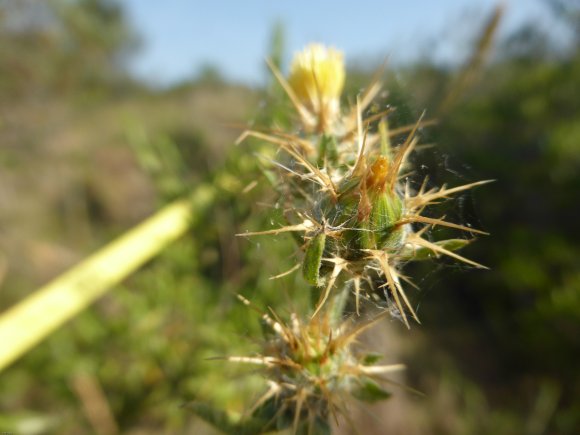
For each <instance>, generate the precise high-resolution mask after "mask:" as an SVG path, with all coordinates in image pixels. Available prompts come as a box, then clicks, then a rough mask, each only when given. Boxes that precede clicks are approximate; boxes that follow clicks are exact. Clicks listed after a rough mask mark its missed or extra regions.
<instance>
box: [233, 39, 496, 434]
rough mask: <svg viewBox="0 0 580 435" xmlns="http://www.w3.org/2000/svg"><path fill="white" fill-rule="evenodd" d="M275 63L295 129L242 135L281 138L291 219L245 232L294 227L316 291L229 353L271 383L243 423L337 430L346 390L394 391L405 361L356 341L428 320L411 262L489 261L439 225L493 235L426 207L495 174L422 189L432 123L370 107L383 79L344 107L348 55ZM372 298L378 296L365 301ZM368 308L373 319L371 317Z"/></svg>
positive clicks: (307, 286) (282, 188) (278, 162)
mask: <svg viewBox="0 0 580 435" xmlns="http://www.w3.org/2000/svg"><path fill="white" fill-rule="evenodd" d="M270 68H271V70H272V73H273V74H274V76H275V78H276V79H277V81H278V82H279V84H280V85H281V87H282V88H283V89H284V91H285V93H286V94H287V96H288V99H289V100H290V102H291V104H292V106H293V108H294V111H295V119H296V122H295V125H294V126H293V127H292V128H291V129H289V130H283V129H281V128H278V127H277V126H274V127H273V128H270V129H267V130H260V131H259V130H251V131H247V132H245V133H244V134H243V135H242V136H241V137H240V139H239V142H242V141H244V140H245V139H246V138H248V137H253V138H256V139H258V140H260V141H263V142H266V143H269V144H271V145H272V146H273V149H274V151H275V152H274V153H272V154H274V156H275V157H273V158H272V159H269V161H270V168H269V170H270V171H271V172H273V173H275V174H276V175H277V176H276V177H275V178H274V179H273V180H274V181H273V186H274V189H275V190H276V191H277V192H278V203H277V204H278V205H279V206H280V207H281V209H282V210H283V211H284V219H285V220H286V223H285V224H284V225H282V226H280V227H278V228H273V229H267V230H261V231H254V232H246V233H244V234H241V235H242V236H247V237H250V236H268V235H270V236H271V235H278V234H281V233H285V232H288V233H292V234H293V235H294V236H295V237H294V238H295V240H296V242H297V249H298V250H299V251H301V252H302V254H301V255H300V258H301V260H300V262H299V263H298V264H296V265H294V266H293V267H292V268H291V269H290V270H289V272H292V271H296V270H299V269H300V270H301V271H302V275H303V278H304V280H303V282H304V290H302V291H310V292H312V294H313V295H314V296H315V297H314V298H313V299H312V301H313V302H312V307H311V310H310V312H303V313H291V314H290V318H289V320H288V321H286V322H285V321H283V320H281V319H280V318H278V316H277V315H276V314H275V313H274V312H273V311H272V313H271V314H262V319H263V321H264V322H265V323H266V325H267V326H268V328H269V329H270V333H269V334H268V336H267V338H266V341H265V342H264V345H263V349H262V351H261V354H258V355H254V356H234V357H229V360H230V361H233V362H238V363H249V364H257V365H259V366H261V367H263V369H264V374H265V377H266V379H267V382H268V384H269V388H268V390H267V391H266V393H264V395H263V396H262V397H261V398H260V399H259V400H258V401H257V403H256V404H255V405H254V406H253V407H252V408H251V409H250V411H249V412H248V416H247V418H246V420H244V421H245V423H244V422H242V423H240V424H241V425H242V426H240V427H246V428H247V427H250V426H248V425H250V422H253V423H256V422H259V425H260V428H261V430H272V429H273V428H278V429H283V428H286V427H291V428H293V431H294V432H298V433H326V432H329V431H330V426H329V420H330V419H331V418H332V417H333V416H336V414H340V413H342V414H343V415H345V414H346V413H345V412H344V409H345V406H346V405H345V398H346V397H348V396H354V397H355V398H359V399H362V400H377V399H383V398H386V397H388V395H389V393H388V392H387V391H385V390H383V387H382V386H381V382H377V381H378V379H377V378H376V377H377V376H381V379H382V380H383V381H384V379H383V378H382V375H383V374H385V373H388V372H391V371H394V370H399V369H401V368H402V366H401V365H399V364H397V365H387V366H385V365H379V364H378V362H379V361H378V359H376V358H374V357H373V356H372V354H367V353H364V352H360V351H358V352H357V351H356V350H355V348H356V346H355V342H356V341H357V340H356V339H357V337H358V336H359V335H360V333H361V332H362V331H364V330H366V329H367V328H368V327H369V326H371V325H373V324H374V323H376V321H377V319H381V318H383V317H385V316H391V317H394V318H397V319H400V320H401V321H402V322H403V323H404V324H405V325H406V327H407V328H409V327H410V320H411V318H412V319H414V320H415V321H416V322H419V317H418V315H417V313H416V311H415V309H414V308H413V303H412V300H411V298H410V297H409V296H408V295H407V293H406V291H405V288H406V287H408V286H409V285H413V284H412V282H411V281H410V279H409V278H408V277H406V276H405V275H404V274H403V268H404V266H405V264H407V263H409V262H412V261H419V260H425V259H429V258H433V257H439V256H441V255H444V256H449V257H452V258H453V259H455V260H457V261H460V262H463V263H466V264H469V265H471V266H474V267H477V268H484V266H482V265H480V264H478V263H476V262H474V261H472V260H470V259H468V258H465V257H464V256H462V255H460V254H458V253H457V252H456V251H457V250H459V249H460V248H462V247H464V246H465V245H467V244H468V243H469V242H470V241H471V240H472V239H470V238H468V239H465V238H451V239H443V240H435V241H434V240H432V239H431V238H430V236H431V235H430V230H431V229H432V228H434V227H438V226H440V227H448V228H451V229H454V230H457V231H458V232H463V233H466V234H469V236H470V237H472V235H473V234H485V233H483V232H482V231H480V230H476V229H473V228H471V227H467V226H464V225H461V224H459V223H454V222H451V221H449V220H446V219H445V217H444V216H442V217H432V216H429V215H427V214H426V213H425V212H426V210H429V207H430V206H432V205H434V204H437V203H439V202H441V201H444V200H446V199H449V198H450V197H451V196H452V195H453V194H456V193H458V192H462V191H465V190H468V189H471V188H473V187H475V186H478V185H481V184H484V183H486V182H487V181H480V182H476V183H470V184H465V185H461V186H455V187H447V186H439V187H428V180H424V181H423V182H422V183H421V184H420V186H419V188H417V189H416V188H413V186H412V185H411V184H410V182H409V181H407V178H408V175H409V174H410V173H412V172H413V168H412V165H411V164H410V161H409V156H410V155H411V154H412V152H413V150H414V149H416V148H417V145H418V144H419V140H420V138H419V133H420V131H421V129H422V128H423V127H425V126H427V125H429V124H431V123H432V121H428V120H425V119H424V116H421V117H419V119H418V120H417V121H416V122H415V123H414V124H413V125H408V126H403V127H400V128H397V129H395V130H391V129H390V128H389V117H390V115H391V113H392V111H393V110H394V109H392V108H387V109H386V110H384V111H381V110H380V109H379V110H369V108H370V107H371V104H372V103H373V101H374V100H375V99H376V97H377V96H378V95H379V93H380V92H381V83H380V81H379V79H378V78H377V79H376V80H374V81H373V82H372V83H371V84H370V85H369V86H368V88H367V89H366V90H365V91H364V92H363V93H362V94H361V95H360V96H358V97H357V99H356V102H355V103H354V104H352V105H351V106H350V107H344V106H343V105H342V104H341V96H342V90H343V87H344V82H345V76H346V74H345V67H344V61H343V55H342V53H340V52H339V51H337V50H335V49H333V48H327V47H324V46H322V45H318V44H313V45H310V46H308V47H306V48H305V49H304V51H302V52H300V53H298V54H296V56H295V58H294V60H293V62H292V65H291V68H290V73H289V76H288V77H285V76H284V75H283V74H282V73H281V72H280V71H279V70H278V69H277V68H276V67H275V66H274V65H273V64H270ZM270 179H272V177H270ZM282 275H284V274H282ZM282 275H281V276H282ZM295 291H299V290H295ZM241 299H242V301H243V302H244V303H245V304H247V305H251V304H250V302H249V301H248V300H246V299H244V298H241ZM363 299H364V300H366V301H370V302H371V303H370V304H364V305H363V304H362V303H361V300H363ZM365 307H368V308H365ZM375 307H378V310H377V309H376V308H375ZM366 309H368V310H371V313H370V316H371V319H372V320H370V321H368V320H363V319H367V318H368V316H362V314H363V311H365V310H366ZM244 425H245V426H244ZM240 427H239V428H238V430H239V429H240ZM252 427H254V426H252Z"/></svg>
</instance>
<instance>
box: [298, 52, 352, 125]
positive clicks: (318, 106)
mask: <svg viewBox="0 0 580 435" xmlns="http://www.w3.org/2000/svg"><path fill="white" fill-rule="evenodd" d="M344 78H345V68H344V59H343V55H342V52H340V51H338V50H335V49H334V48H327V47H325V46H323V45H321V44H310V45H309V46H307V47H306V48H305V49H304V50H303V51H301V52H299V53H296V55H295V56H294V59H293V61H292V65H291V67H290V77H289V78H288V83H289V84H290V87H291V88H292V90H293V91H294V93H295V94H296V97H297V98H298V99H299V100H300V101H301V102H302V103H303V104H304V105H305V106H306V107H307V108H308V109H310V110H311V111H312V112H313V114H314V115H315V116H316V117H317V118H318V120H319V127H320V128H322V129H325V128H324V126H325V125H327V124H329V123H333V122H334V121H335V119H336V117H337V115H338V114H339V108H340V94H341V93H342V89H343V87H344Z"/></svg>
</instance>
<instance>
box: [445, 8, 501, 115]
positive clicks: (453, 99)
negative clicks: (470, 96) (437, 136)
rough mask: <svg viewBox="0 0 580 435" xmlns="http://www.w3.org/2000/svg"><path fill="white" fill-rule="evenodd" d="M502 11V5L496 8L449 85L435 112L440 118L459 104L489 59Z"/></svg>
mask: <svg viewBox="0 0 580 435" xmlns="http://www.w3.org/2000/svg"><path fill="white" fill-rule="evenodd" d="M504 10H505V7H504V5H503V4H500V5H498V6H496V8H495V10H494V11H493V14H492V15H491V17H490V18H489V20H488V21H487V23H486V25H485V27H484V28H483V31H482V32H481V35H480V37H479V38H478V40H477V44H476V45H475V47H474V50H473V53H472V55H471V57H470V58H469V60H468V61H467V62H466V63H465V65H464V66H463V68H462V69H461V70H460V71H459V74H458V75H457V77H456V78H455V80H454V81H453V82H452V83H451V89H450V91H449V93H448V94H447V96H446V97H445V98H444V99H443V102H442V103H441V104H440V106H439V109H438V111H437V112H438V113H439V114H440V115H441V116H443V115H445V114H446V113H448V112H449V110H450V109H451V108H452V107H453V106H455V105H456V104H457V103H458V102H459V100H460V99H461V96H462V95H464V94H465V92H466V91H467V90H468V89H469V88H470V87H471V86H472V85H473V84H474V82H475V81H476V79H477V74H478V72H479V71H480V70H481V67H482V66H483V64H484V62H485V61H486V60H487V58H488V57H489V53H490V51H491V47H492V45H493V44H492V43H493V39H494V37H495V34H496V33H497V29H498V26H499V23H500V20H501V17H502V16H503V13H504Z"/></svg>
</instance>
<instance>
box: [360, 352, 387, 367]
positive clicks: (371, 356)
mask: <svg viewBox="0 0 580 435" xmlns="http://www.w3.org/2000/svg"><path fill="white" fill-rule="evenodd" d="M381 359H383V355H382V354H380V353H368V354H366V355H365V356H364V358H363V359H362V361H361V363H362V365H364V366H372V365H373V364H375V363H377V362H379V361H380V360H381Z"/></svg>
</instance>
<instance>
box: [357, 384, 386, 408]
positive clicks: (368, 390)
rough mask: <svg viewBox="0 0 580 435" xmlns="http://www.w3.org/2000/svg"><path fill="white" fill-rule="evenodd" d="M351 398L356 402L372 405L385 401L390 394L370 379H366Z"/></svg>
mask: <svg viewBox="0 0 580 435" xmlns="http://www.w3.org/2000/svg"><path fill="white" fill-rule="evenodd" d="M353 396H354V397H356V398H357V399H358V400H362V401H363V402H369V403H374V402H378V401H379V400H385V399H388V398H389V397H391V393H389V392H388V391H387V390H385V389H383V388H382V387H381V386H380V385H379V384H377V383H376V382H375V381H372V380H370V379H366V380H364V381H363V382H362V385H361V386H360V388H358V389H357V390H355V392H354V393H353Z"/></svg>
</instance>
